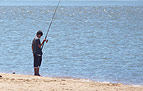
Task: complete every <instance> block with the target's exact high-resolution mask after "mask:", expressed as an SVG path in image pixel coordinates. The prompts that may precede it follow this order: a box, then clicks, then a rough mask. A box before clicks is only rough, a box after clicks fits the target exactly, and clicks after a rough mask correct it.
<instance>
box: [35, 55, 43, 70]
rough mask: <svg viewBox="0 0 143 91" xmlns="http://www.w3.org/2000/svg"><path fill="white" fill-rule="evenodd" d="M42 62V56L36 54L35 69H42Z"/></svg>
mask: <svg viewBox="0 0 143 91" xmlns="http://www.w3.org/2000/svg"><path fill="white" fill-rule="evenodd" d="M41 62H42V55H41V56H39V55H37V54H34V67H40V66H41Z"/></svg>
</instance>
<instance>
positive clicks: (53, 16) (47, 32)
mask: <svg viewBox="0 0 143 91" xmlns="http://www.w3.org/2000/svg"><path fill="white" fill-rule="evenodd" d="M60 2H61V0H59V2H58V5H57V7H56V9H55V12H54V14H53V17H52V20H51V22H50V25H49V27H48V31H47V33H46V36H45V39H46V38H47V36H48V33H49V31H50V28H51V26H52V23H53V21H54V18H55V15H56V12H57V10H58V7H59V5H60ZM43 47H44V44H43V45H42V49H43Z"/></svg>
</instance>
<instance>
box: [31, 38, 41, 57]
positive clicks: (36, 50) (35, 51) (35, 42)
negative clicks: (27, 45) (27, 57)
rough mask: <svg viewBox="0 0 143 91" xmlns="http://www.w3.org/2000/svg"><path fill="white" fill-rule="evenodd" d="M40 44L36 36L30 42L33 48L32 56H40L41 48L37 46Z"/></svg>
mask: <svg viewBox="0 0 143 91" xmlns="http://www.w3.org/2000/svg"><path fill="white" fill-rule="evenodd" d="M40 44H41V42H40V39H39V38H37V36H36V37H35V38H34V39H33V42H32V46H33V54H36V55H37V54H38V55H42V50H41V48H39V46H38V45H40Z"/></svg>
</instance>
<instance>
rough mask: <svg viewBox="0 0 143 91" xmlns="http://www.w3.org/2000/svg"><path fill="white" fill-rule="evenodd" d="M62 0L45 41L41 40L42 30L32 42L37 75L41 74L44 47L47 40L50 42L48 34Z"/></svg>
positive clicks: (35, 73)
mask: <svg viewBox="0 0 143 91" xmlns="http://www.w3.org/2000/svg"><path fill="white" fill-rule="evenodd" d="M60 2H61V0H59V2H58V5H57V7H56V9H55V12H54V14H53V17H52V20H51V22H50V24H49V27H48V31H47V33H46V36H45V39H44V40H43V42H42V43H41V42H40V38H41V36H42V35H43V32H42V31H38V32H37V34H36V37H35V38H34V39H33V42H32V51H33V56H34V75H36V76H40V74H39V67H40V66H41V62H42V54H43V53H42V49H43V47H44V43H45V41H46V42H48V40H46V39H47V36H48V32H49V31H50V28H51V25H52V23H53V20H54V17H55V15H56V11H57V9H58V7H59V4H60Z"/></svg>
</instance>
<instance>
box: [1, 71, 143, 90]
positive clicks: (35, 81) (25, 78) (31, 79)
mask: <svg viewBox="0 0 143 91" xmlns="http://www.w3.org/2000/svg"><path fill="white" fill-rule="evenodd" d="M0 75H2V77H0V82H1V85H0V91H1V90H5V91H7V90H20V91H25V90H32V91H36V90H42V91H47V90H48V91H67V90H70V91H88V90H89V91H117V90H118V91H141V90H143V86H130V85H124V84H120V83H117V84H114V83H101V82H94V81H89V80H83V79H72V78H54V77H53V78H49V77H38V76H30V75H17V74H4V73H1V74H0Z"/></svg>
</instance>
